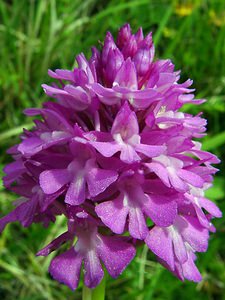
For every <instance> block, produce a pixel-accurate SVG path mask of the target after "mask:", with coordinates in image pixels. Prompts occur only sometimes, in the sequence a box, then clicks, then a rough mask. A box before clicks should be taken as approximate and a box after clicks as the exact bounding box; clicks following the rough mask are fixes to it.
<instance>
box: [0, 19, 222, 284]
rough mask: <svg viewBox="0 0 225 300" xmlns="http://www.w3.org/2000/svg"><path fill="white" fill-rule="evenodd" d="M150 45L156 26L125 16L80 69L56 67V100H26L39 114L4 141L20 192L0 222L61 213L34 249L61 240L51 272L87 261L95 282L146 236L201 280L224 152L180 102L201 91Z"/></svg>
mask: <svg viewBox="0 0 225 300" xmlns="http://www.w3.org/2000/svg"><path fill="white" fill-rule="evenodd" d="M154 52H155V50H154V44H153V41H152V35H151V33H150V34H148V35H147V36H146V37H144V35H143V32H142V29H141V28H140V29H139V30H138V31H137V33H135V34H132V32H131V29H130V26H129V25H128V24H126V25H124V26H123V27H122V28H121V29H120V30H119V32H118V36H117V39H116V41H114V39H113V37H112V35H111V34H110V33H109V32H108V33H107V34H106V38H105V41H104V43H103V45H102V46H101V49H100V50H98V49H97V48H93V49H92V56H91V58H90V59H87V58H86V57H85V56H84V54H79V55H78V56H77V58H76V62H77V66H76V67H75V68H74V69H73V70H61V69H57V70H55V71H51V70H49V75H50V76H51V77H52V78H53V79H54V80H55V82H54V83H53V84H52V85H46V84H43V89H44V91H45V93H46V94H47V95H48V96H49V97H51V98H54V101H49V102H45V103H44V104H43V106H42V108H32V109H27V110H25V114H26V115H28V116H32V117H33V116H40V117H39V118H38V119H36V120H35V121H34V127H33V129H32V130H31V131H28V130H24V132H23V134H22V135H21V142H20V144H18V145H15V146H13V147H12V148H10V149H9V150H8V153H9V154H10V155H11V156H12V157H13V159H14V161H13V162H12V163H10V164H9V165H7V166H6V167H5V169H4V172H5V174H6V175H5V177H4V185H5V187H6V188H7V189H9V190H11V191H13V192H15V193H17V194H19V195H20V198H19V200H18V201H16V203H15V208H14V210H12V212H10V213H9V214H8V215H6V216H4V217H2V218H1V219H0V230H1V231H2V230H3V229H4V227H5V226H6V225H7V224H8V223H10V222H15V221H18V222H20V223H21V224H22V226H24V227H27V226H30V225H31V224H32V223H36V222H39V223H43V225H44V226H48V225H49V224H50V223H51V222H53V223H54V222H55V220H56V218H57V216H59V215H64V217H65V219H66V220H67V231H65V232H64V233H63V234H61V235H60V236H58V237H56V238H55V240H53V241H52V242H51V243H50V244H49V245H47V246H46V247H45V248H44V249H42V250H40V251H39V252H38V253H37V255H42V256H46V255H48V254H49V253H50V252H52V251H55V250H57V249H60V247H61V245H62V244H65V245H66V246H65V245H64V246H65V247H67V248H66V249H67V250H65V251H64V252H62V251H61V254H58V255H57V254H56V256H55V258H53V260H52V261H51V264H50V267H49V272H50V274H51V275H52V277H53V278H54V279H56V280H58V281H59V282H61V283H64V284H66V285H68V286H69V287H70V288H71V289H76V288H77V287H78V283H79V279H80V274H81V270H82V272H84V284H85V285H86V286H87V287H89V288H95V287H96V286H97V285H98V284H99V283H100V282H101V280H102V278H103V276H104V271H103V266H104V267H105V269H106V270H107V272H108V273H109V274H110V275H111V276H112V277H114V278H116V277H118V276H119V275H120V274H121V273H122V271H123V270H124V269H125V268H126V267H127V266H128V264H129V263H130V262H131V261H132V260H133V258H134V256H135V251H136V247H137V245H140V244H146V245H147V246H148V248H149V250H150V251H152V252H153V253H154V254H155V255H156V257H157V259H158V260H159V262H160V263H161V264H162V265H163V266H165V267H166V268H167V269H168V270H169V271H171V272H172V273H173V274H174V275H176V276H177V277H178V278H179V279H181V280H184V279H188V280H191V281H194V282H198V281H200V280H201V274H200V273H199V271H198V269H197V267H196V265H195V260H196V257H197V256H196V253H197V252H205V251H206V250H207V247H208V239H209V232H214V231H215V227H214V226H213V225H212V223H211V219H212V218H214V217H221V211H220V210H219V209H218V208H217V206H216V205H215V204H214V203H213V202H211V201H210V200H209V199H207V198H206V197H205V191H206V190H207V189H208V188H209V187H210V186H212V180H213V175H214V174H215V173H216V171H217V169H216V168H215V167H213V166H212V164H216V163H219V159H218V158H217V157H216V156H214V155H213V154H211V153H209V152H206V151H203V150H202V149H201V144H200V143H199V142H197V141H195V138H201V137H203V136H204V135H205V130H206V128H205V126H206V120H205V119H203V118H202V117H201V114H198V115H196V116H193V115H190V114H187V113H184V112H181V111H180V108H182V106H183V105H184V104H186V103H192V104H193V105H194V104H201V103H203V102H204V100H202V99H195V98H194V95H193V91H194V90H193V89H190V88H189V87H190V86H191V84H192V81H191V80H189V79H188V80H187V81H185V82H183V83H180V82H179V79H180V76H179V72H178V71H174V65H173V64H172V62H171V61H170V60H154ZM149 219H150V220H151V224H153V225H151V226H149V225H148V224H149V222H148V220H149ZM63 249H65V248H63Z"/></svg>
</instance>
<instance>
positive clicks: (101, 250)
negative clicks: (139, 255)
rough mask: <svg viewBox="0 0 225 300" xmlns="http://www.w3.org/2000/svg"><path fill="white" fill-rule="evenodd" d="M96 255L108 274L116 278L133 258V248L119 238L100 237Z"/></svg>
mask: <svg viewBox="0 0 225 300" xmlns="http://www.w3.org/2000/svg"><path fill="white" fill-rule="evenodd" d="M101 240H102V243H101V244H100V245H99V246H98V250H97V251H98V254H99V257H100V258H101V260H102V261H103V263H104V265H105V267H106V269H107V271H108V272H109V274H110V275H111V276H112V277H113V278H116V277H118V276H119V275H120V274H121V273H122V272H123V270H124V269H125V268H126V267H127V265H128V264H129V263H130V262H131V260H132V259H133V258H134V256H135V252H136V251H135V248H134V246H133V245H132V244H129V243H127V242H125V241H124V240H123V238H121V237H108V236H101Z"/></svg>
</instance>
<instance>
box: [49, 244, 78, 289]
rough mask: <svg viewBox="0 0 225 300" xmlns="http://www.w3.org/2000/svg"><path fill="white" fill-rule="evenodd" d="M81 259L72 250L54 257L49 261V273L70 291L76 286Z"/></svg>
mask: <svg viewBox="0 0 225 300" xmlns="http://www.w3.org/2000/svg"><path fill="white" fill-rule="evenodd" d="M82 259H83V257H82V256H81V255H80V254H78V253H76V252H75V250H74V248H71V249H69V250H68V251H66V252H64V253H62V254H60V255H58V256H56V257H55V258H53V260H52V261H51V264H50V267H49V272H50V274H51V275H52V277H53V278H54V279H56V280H58V281H59V282H62V283H64V284H66V285H67V286H68V287H70V288H71V289H72V290H75V289H76V288H77V286H78V283H79V279H80V269H81V263H82Z"/></svg>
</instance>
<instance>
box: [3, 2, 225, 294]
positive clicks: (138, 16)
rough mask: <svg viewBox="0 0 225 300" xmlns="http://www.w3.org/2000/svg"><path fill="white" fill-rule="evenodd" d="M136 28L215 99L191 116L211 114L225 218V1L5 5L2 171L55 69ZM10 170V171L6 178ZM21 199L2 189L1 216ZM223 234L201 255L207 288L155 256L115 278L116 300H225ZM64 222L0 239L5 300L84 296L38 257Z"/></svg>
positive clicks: (217, 193)
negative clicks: (184, 277) (59, 279)
mask: <svg viewBox="0 0 225 300" xmlns="http://www.w3.org/2000/svg"><path fill="white" fill-rule="evenodd" d="M126 22H129V23H130V24H131V26H132V28H133V30H134V31H136V30H137V29H138V27H140V26H142V27H143V30H144V32H145V33H148V32H149V31H152V32H153V39H154V42H155V45H156V57H158V58H171V59H172V60H173V62H174V63H175V65H176V69H177V70H178V69H181V70H182V80H185V79H187V78H189V77H190V78H192V79H193V80H194V88H196V96H197V98H200V97H201V98H203V97H204V98H206V99H207V100H208V101H207V102H206V103H205V104H203V105H201V106H200V107H199V106H192V105H186V107H185V110H186V111H188V112H190V113H193V114H196V113H198V112H199V111H203V112H204V117H205V118H207V119H208V136H207V137H205V138H204V139H203V148H204V149H206V150H209V151H212V152H213V153H214V154H216V155H218V156H219V157H220V159H221V160H222V161H223V163H221V165H220V169H221V171H220V172H219V173H218V174H217V175H216V179H215V185H214V187H213V188H212V189H210V190H209V191H208V193H207V196H208V197H209V198H210V199H212V200H213V201H215V202H216V203H217V204H218V205H219V207H220V208H221V209H222V210H223V211H224V212H225V201H224V198H225V192H224V185H225V183H224V177H225V163H224V162H225V159H224V158H225V151H224V146H225V1H224V0H215V1H214V0H211V1H205V0H196V1H194V0H192V1H191V0H190V1H166V0H165V1H163V0H161V1H156V0H132V1H128V0H120V1H118V0H111V1H103V0H83V1H82V0H73V1H71V0H60V1H57V0H36V1H35V0H11V1H9V0H8V1H6V0H5V1H4V0H0V62H1V63H0V121H1V122H0V151H1V155H0V169H1V170H2V168H3V166H4V165H5V164H6V163H7V162H9V161H10V157H8V156H7V155H6V154H5V150H6V149H7V148H8V147H9V146H11V145H13V144H14V143H16V142H17V141H18V134H19V133H21V131H22V128H23V127H26V128H30V126H31V120H29V119H28V118H26V117H25V116H24V115H23V114H22V111H23V109H25V108H28V107H35V106H41V103H42V102H43V101H45V100H46V96H45V95H44V92H43V91H42V89H41V87H40V85H41V83H43V82H45V83H49V82H50V81H51V80H50V79H49V78H48V76H47V69H48V68H52V69H54V68H67V69H70V68H72V66H73V65H74V58H75V55H76V54H78V53H80V52H81V51H82V52H84V53H85V54H86V55H90V47H91V46H92V45H97V44H98V41H103V39H104V36H105V33H106V31H107V30H110V31H111V32H112V33H113V34H114V35H115V34H116V32H117V29H118V27H120V26H121V25H123V24H124V23H126ZM1 172H2V171H1ZM14 199H15V195H12V194H10V193H8V192H7V191H5V190H4V188H3V187H2V185H1V187H0V215H4V214H6V213H7V212H8V211H10V209H11V203H12V201H13V200H14ZM214 224H215V225H216V226H217V228H218V230H217V233H216V234H214V235H212V236H211V238H210V243H209V249H208V252H207V253H203V254H200V255H198V261H197V265H198V267H199V269H200V271H201V273H202V274H203V281H202V282H201V283H199V284H197V285H196V284H194V283H191V282H184V283H183V282H180V281H179V280H178V279H176V278H175V277H173V275H171V274H170V273H169V272H168V271H167V270H165V269H163V267H161V266H160V265H159V264H158V263H157V262H156V260H155V258H154V256H153V255H152V254H151V253H150V252H149V251H147V249H146V248H144V249H141V250H139V252H138V254H137V257H136V259H135V260H134V261H133V262H132V263H131V264H130V266H129V267H128V268H127V270H126V271H125V272H124V273H123V275H122V276H121V277H120V278H118V279H117V280H112V279H110V278H108V279H107V291H106V293H107V297H106V299H108V300H114V299H118V300H125V299H129V300H130V299H137V300H151V299H158V300H164V299H166V300H167V299H171V300H174V299H182V300H183V299H184V300H185V299H188V300H190V299H193V300H195V299H204V300H205V299H225V264H224V263H225V222H224V220H223V219H220V220H215V222H214ZM64 226H65V224H64V220H63V219H59V220H58V221H57V222H56V224H55V225H54V226H53V227H51V228H49V229H48V230H43V228H42V227H41V226H40V225H36V224H35V225H32V226H31V227H30V228H29V229H24V228H21V226H19V225H18V224H13V225H10V226H8V227H7V228H6V230H5V231H4V232H3V233H2V235H1V237H0V299H1V300H15V299H18V300H43V299H48V300H53V299H54V300H58V299H60V300H61V299H67V300H70V299H71V300H72V299H81V286H80V287H79V289H78V290H77V291H76V292H72V291H70V290H69V289H68V288H67V287H65V286H63V285H59V284H58V283H57V282H54V281H52V280H51V278H50V276H49V275H48V272H47V269H48V265H49V262H50V259H51V257H52V256H49V257H48V258H41V257H38V258H36V257H35V253H36V252H37V250H38V249H40V248H41V247H43V246H44V245H46V243H48V242H49V241H50V240H51V239H53V238H54V237H56V236H57V235H58V234H59V233H61V232H62V231H63V229H64Z"/></svg>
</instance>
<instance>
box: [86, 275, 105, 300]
mask: <svg viewBox="0 0 225 300" xmlns="http://www.w3.org/2000/svg"><path fill="white" fill-rule="evenodd" d="M105 278H106V275H105V276H104V277H103V279H102V281H101V283H100V284H99V285H98V286H97V287H96V288H94V289H89V288H88V287H86V285H85V284H84V285H83V292H82V300H104V299H105V281H106V279H105Z"/></svg>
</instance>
